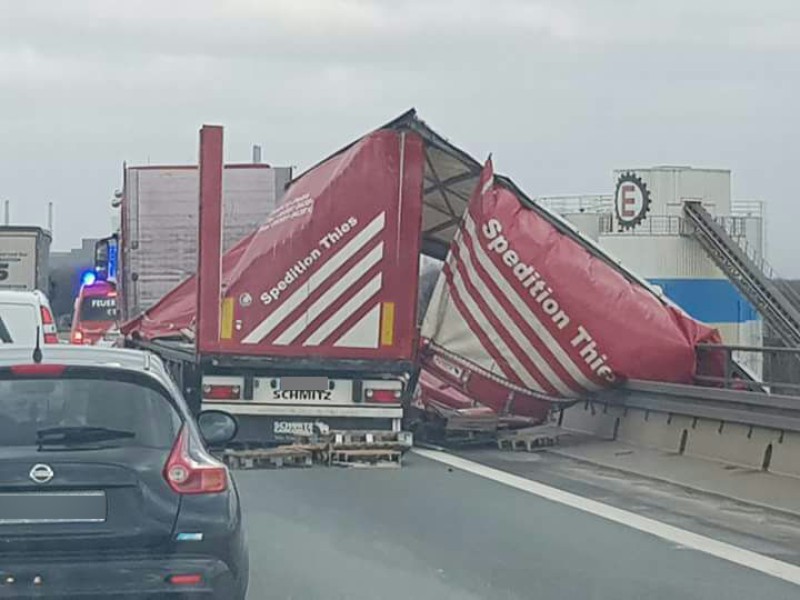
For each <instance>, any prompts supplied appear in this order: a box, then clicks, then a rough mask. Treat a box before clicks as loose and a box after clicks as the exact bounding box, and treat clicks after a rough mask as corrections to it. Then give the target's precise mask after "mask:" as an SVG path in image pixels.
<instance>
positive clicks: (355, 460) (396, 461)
mask: <svg viewBox="0 0 800 600" xmlns="http://www.w3.org/2000/svg"><path fill="white" fill-rule="evenodd" d="M402 460H403V453H402V452H400V451H399V450H389V449H379V448H375V449H357V450H354V449H349V448H348V449H332V450H331V451H330V459H329V462H328V464H330V465H336V466H340V467H399V466H401V464H402Z"/></svg>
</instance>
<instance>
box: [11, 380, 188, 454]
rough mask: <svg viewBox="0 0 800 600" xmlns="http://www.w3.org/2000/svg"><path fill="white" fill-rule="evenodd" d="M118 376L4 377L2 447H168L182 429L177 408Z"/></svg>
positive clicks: (150, 390)
mask: <svg viewBox="0 0 800 600" xmlns="http://www.w3.org/2000/svg"><path fill="white" fill-rule="evenodd" d="M115 375H116V376H118V375H119V374H118V372H116V371H114V372H112V373H109V374H108V375H107V376H91V377H83V376H70V377H58V378H40V379H35V378H18V377H14V376H11V377H9V378H6V377H5V376H3V378H0V448H3V447H10V446H40V447H42V448H45V447H47V448H48V449H49V448H50V447H58V448H62V447H68V448H74V449H84V448H87V447H91V448H110V447H119V446H140V447H149V448H164V449H167V448H170V447H171V446H172V444H173V442H174V440H175V437H176V435H177V432H178V430H179V428H180V424H181V419H180V416H179V415H178V412H177V411H176V410H175V408H174V407H173V405H172V404H171V403H170V402H169V400H168V399H167V398H166V397H165V396H164V395H163V393H161V392H160V391H157V390H156V389H155V388H154V387H151V386H150V385H143V384H142V383H139V382H136V381H120V380H117V379H115ZM120 379H121V378H120Z"/></svg>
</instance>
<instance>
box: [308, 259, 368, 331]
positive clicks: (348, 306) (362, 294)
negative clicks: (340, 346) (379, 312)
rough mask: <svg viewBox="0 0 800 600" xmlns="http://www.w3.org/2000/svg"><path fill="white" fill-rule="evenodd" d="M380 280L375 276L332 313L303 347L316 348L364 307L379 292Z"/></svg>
mask: <svg viewBox="0 0 800 600" xmlns="http://www.w3.org/2000/svg"><path fill="white" fill-rule="evenodd" d="M382 279H383V275H382V274H381V273H378V274H377V275H375V277H373V278H372V279H371V280H370V282H369V283H368V284H367V285H365V286H364V287H363V288H361V289H360V290H359V291H358V293H357V294H354V295H353V296H352V297H351V298H350V299H349V300H348V301H347V302H345V303H344V304H343V305H342V306H341V308H340V309H339V310H337V311H336V312H335V313H333V315H331V317H330V319H328V320H327V321H325V322H324V323H323V324H322V325H320V326H319V327H317V330H316V331H315V332H314V333H312V334H311V335H310V336H309V338H308V339H307V340H306V341H305V342H303V346H318V345H319V344H320V342H322V340H324V339H325V338H326V337H328V336H329V335H330V334H331V333H333V332H334V330H335V329H336V328H337V327H339V325H341V324H342V323H344V322H345V320H346V319H347V317H349V316H350V315H352V314H353V313H354V312H356V311H357V310H358V309H359V308H361V307H362V306H364V304H366V303H367V302H368V301H369V299H370V298H372V297H373V296H374V295H375V294H377V293H378V292H379V291H380V289H381V281H382Z"/></svg>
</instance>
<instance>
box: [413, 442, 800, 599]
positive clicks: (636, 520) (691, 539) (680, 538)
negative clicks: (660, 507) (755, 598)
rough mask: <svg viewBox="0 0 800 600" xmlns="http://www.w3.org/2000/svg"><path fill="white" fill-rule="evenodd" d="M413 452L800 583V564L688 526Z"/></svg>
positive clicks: (449, 458)
mask: <svg viewBox="0 0 800 600" xmlns="http://www.w3.org/2000/svg"><path fill="white" fill-rule="evenodd" d="M412 452H414V454H418V455H419V456H422V457H424V458H429V459H431V460H435V461H437V462H440V463H443V464H446V465H449V466H451V467H454V468H456V469H461V470H462V471H466V472H468V473H472V474H473V475H478V476H480V477H484V478H486V479H490V480H492V481H496V482H497V483H502V484H503V485H507V486H509V487H512V488H515V489H517V490H521V491H523V492H528V493H529V494H533V495H534V496H539V497H540V498H545V499H546V500H551V501H552V502H558V503H559V504H564V505H566V506H569V507H571V508H576V509H578V510H581V511H583V512H587V513H589V514H592V515H595V516H597V517H601V518H603V519H607V520H609V521H613V522H614V523H619V524H620V525H624V526H626V527H630V528H631V529H636V530H638V531H641V532H643V533H649V534H650V535H654V536H656V537H659V538H661V539H663V540H667V541H669V542H673V543H675V544H679V545H680V546H682V547H684V548H691V549H693V550H697V551H699V552H703V553H705V554H709V555H711V556H714V557H716V558H721V559H722V560H727V561H728V562H732V563H734V564H737V565H740V566H743V567H747V568H748V569H753V570H755V571H759V572H761V573H765V574H767V575H771V576H773V577H777V578H778V579H783V580H784V581H788V582H789V583H793V584H795V585H800V566H797V565H792V564H789V563H786V562H783V561H780V560H776V559H774V558H770V557H768V556H764V555H762V554H758V553H756V552H752V551H751V550H745V549H744V548H739V547H737V546H733V545H731V544H728V543H725V542H720V541H718V540H715V539H712V538H710V537H706V536H704V535H700V534H697V533H692V532H691V531H686V530H685V529H680V528H679V527H675V526H673V525H667V524H666V523H662V522H661V521H656V520H655V519H649V518H647V517H643V516H641V515H637V514H636V513H632V512H630V511H627V510H623V509H621V508H616V507H614V506H609V505H608V504H603V503H602V502H598V501H597V500H590V499H589V498H584V497H583V496H578V495H577V494H572V493H570V492H565V491H564V490H560V489H558V488H554V487H550V486H549V485H544V484H543V483H539V482H537V481H531V480H530V479H525V478H524V477H519V476H518V475H512V474H511V473H506V472H504V471H501V470H499V469H494V468H492V467H487V466H485V465H481V464H479V463H476V462H473V461H471V460H467V459H465V458H460V457H458V456H453V455H452V454H447V453H446V452H439V451H436V450H425V449H422V448H414V449H413V450H412Z"/></svg>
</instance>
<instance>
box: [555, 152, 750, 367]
mask: <svg viewBox="0 0 800 600" xmlns="http://www.w3.org/2000/svg"><path fill="white" fill-rule="evenodd" d="M612 189H613V190H614V193H613V194H611V195H608V196H574V197H571V199H570V198H569V197H564V196H558V197H546V198H542V199H540V201H541V203H542V204H544V205H545V206H547V207H548V208H550V209H551V210H554V211H556V212H559V213H560V214H562V215H564V216H565V217H566V218H568V219H569V220H570V221H572V222H573V223H574V224H575V225H576V226H577V227H578V228H579V229H581V230H583V229H584V228H586V229H587V231H586V233H587V235H590V237H593V238H594V236H593V235H592V233H593V231H592V230H591V228H590V227H588V226H587V224H586V223H585V220H584V214H585V213H586V212H596V213H602V212H605V213H606V215H607V216H606V220H605V221H604V220H603V219H602V218H601V219H600V220H599V221H598V223H599V233H598V237H597V238H594V239H597V241H598V242H599V243H600V245H601V246H603V247H604V248H606V249H607V250H608V251H609V252H610V253H611V254H612V255H614V256H615V257H617V258H618V259H620V260H621V262H622V263H623V264H624V265H625V266H626V267H628V268H630V269H632V270H633V271H635V272H636V273H638V274H639V275H641V276H642V277H644V278H645V279H647V280H648V281H650V282H651V283H653V284H654V285H656V286H658V287H660V288H661V290H662V291H663V292H664V293H665V294H666V296H667V297H669V298H670V299H671V300H672V301H673V302H675V303H676V304H678V305H679V306H680V307H681V308H683V309H684V310H685V311H686V312H687V313H689V314H690V315H691V316H693V317H695V318H696V319H698V320H700V321H703V322H705V323H708V324H709V325H712V326H714V327H716V328H717V329H719V331H720V333H721V334H722V339H723V342H724V343H725V344H730V345H742V346H760V345H762V338H763V332H762V329H763V328H762V322H761V320H760V317H759V315H758V313H756V311H755V309H754V308H753V306H752V305H751V304H750V302H748V301H747V299H746V298H744V297H743V296H742V295H741V294H740V293H739V291H738V289H737V288H736V286H734V284H733V283H732V282H731V281H730V280H729V279H728V278H727V277H726V275H725V274H724V273H723V272H722V271H720V269H719V268H717V266H716V265H715V263H714V262H713V261H712V260H711V258H709V256H708V255H707V254H706V252H705V250H704V249H703V247H702V246H701V245H700V243H699V242H698V241H697V240H695V239H694V238H693V237H691V235H687V234H689V233H690V231H689V229H688V225H687V223H686V221H685V219H684V213H683V204H684V202H686V201H687V200H697V201H700V202H701V203H702V204H703V206H705V208H706V209H707V210H708V211H709V212H710V213H711V214H712V215H713V216H715V217H716V218H717V219H719V220H720V221H721V222H722V223H723V224H724V226H725V228H726V229H727V230H728V231H729V232H730V233H731V235H733V236H734V238H735V239H736V240H737V242H739V244H740V245H741V246H743V247H746V248H747V250H748V253H749V254H750V255H751V256H753V257H754V258H760V257H761V256H762V255H763V250H764V249H763V228H764V221H763V211H762V206H761V203H760V202H746V203H745V202H742V203H733V202H732V201H731V173H730V171H729V170H725V169H694V168H692V167H688V166H660V167H652V168H635V169H619V170H616V171H614V174H613V187H612ZM592 198H593V199H594V201H593V202H592V203H590V202H588V200H587V199H592ZM575 205H578V206H580V208H581V209H582V211H581V212H578V211H575V210H574V208H575ZM609 213H610V214H609ZM590 231H591V232H592V233H590ZM737 358H738V359H739V360H740V362H742V363H743V364H745V365H746V366H747V367H748V368H750V369H751V370H752V371H753V373H754V374H755V375H758V376H760V374H761V356H760V355H758V354H755V353H742V354H739V355H738V356H737Z"/></svg>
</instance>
